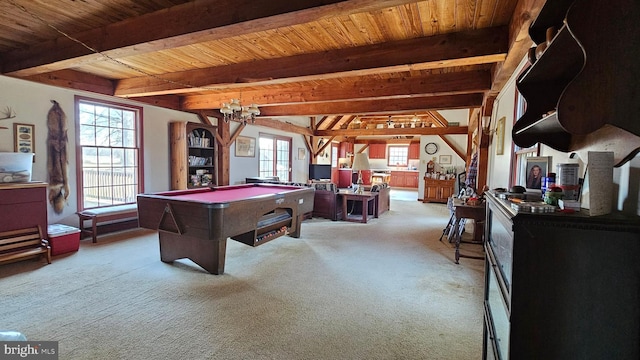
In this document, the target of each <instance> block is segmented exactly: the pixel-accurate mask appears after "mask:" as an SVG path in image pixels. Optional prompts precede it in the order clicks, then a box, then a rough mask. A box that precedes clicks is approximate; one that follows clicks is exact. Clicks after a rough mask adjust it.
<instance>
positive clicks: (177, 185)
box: [169, 121, 218, 190]
mask: <svg viewBox="0 0 640 360" xmlns="http://www.w3.org/2000/svg"><path fill="white" fill-rule="evenodd" d="M215 132H216V127H215V126H210V125H205V124H198V123H192V122H186V121H176V122H172V123H171V124H170V129H169V136H170V145H171V164H170V166H171V190H184V189H191V188H197V187H206V186H209V185H210V184H212V185H217V184H218V178H217V168H216V163H217V156H216V140H215V137H214V135H213V134H214V133H215Z"/></svg>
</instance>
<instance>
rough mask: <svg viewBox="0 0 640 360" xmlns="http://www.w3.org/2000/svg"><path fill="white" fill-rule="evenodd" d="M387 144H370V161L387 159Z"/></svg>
mask: <svg viewBox="0 0 640 360" xmlns="http://www.w3.org/2000/svg"><path fill="white" fill-rule="evenodd" d="M386 158H387V144H370V145H369V159H386Z"/></svg>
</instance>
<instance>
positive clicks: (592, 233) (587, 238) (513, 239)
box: [483, 191, 640, 360]
mask: <svg viewBox="0 0 640 360" xmlns="http://www.w3.org/2000/svg"><path fill="white" fill-rule="evenodd" d="M485 195H486V199H487V201H486V204H487V208H486V209H487V210H486V214H487V218H486V222H485V244H484V246H485V271H484V273H485V294H484V331H483V359H502V360H507V359H638V358H640V297H638V287H639V286H640V262H638V257H639V256H640V217H638V216H627V215H623V214H620V213H613V214H609V215H604V216H589V215H588V212H587V211H583V212H576V213H574V214H567V213H560V212H555V213H540V214H534V213H529V212H522V211H516V210H514V209H513V208H512V207H511V203H510V202H509V201H508V200H501V199H498V198H497V197H496V196H495V194H493V192H491V191H488V192H485Z"/></svg>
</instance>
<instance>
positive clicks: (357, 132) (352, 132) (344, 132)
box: [315, 126, 469, 136]
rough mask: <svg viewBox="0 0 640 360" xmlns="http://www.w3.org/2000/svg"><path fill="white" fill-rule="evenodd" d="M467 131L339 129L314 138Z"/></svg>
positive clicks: (456, 128)
mask: <svg viewBox="0 0 640 360" xmlns="http://www.w3.org/2000/svg"><path fill="white" fill-rule="evenodd" d="M468 131H469V129H468V128H467V127H466V126H453V127H447V128H440V127H431V128H413V129H412V128H404V129H400V128H393V129H341V130H317V131H316V133H315V136H375V135H386V136H389V135H391V136H406V135H448V134H451V135H455V134H457V135H461V134H464V135H466V134H467V132H468Z"/></svg>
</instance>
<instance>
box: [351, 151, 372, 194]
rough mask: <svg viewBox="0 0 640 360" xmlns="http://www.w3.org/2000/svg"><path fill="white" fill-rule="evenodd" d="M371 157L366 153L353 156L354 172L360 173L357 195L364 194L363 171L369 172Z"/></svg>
mask: <svg viewBox="0 0 640 360" xmlns="http://www.w3.org/2000/svg"><path fill="white" fill-rule="evenodd" d="M369 169H371V168H370V167H369V157H368V156H367V154H366V153H357V154H355V155H354V156H353V166H352V170H353V171H357V172H358V182H357V184H358V189H357V190H356V194H362V191H363V190H364V187H363V186H362V185H363V182H362V170H369Z"/></svg>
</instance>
